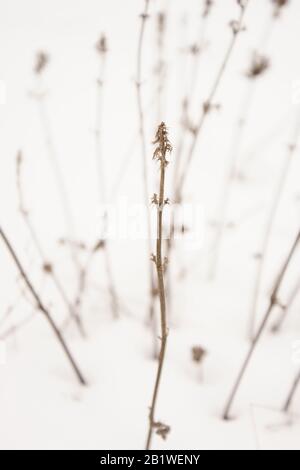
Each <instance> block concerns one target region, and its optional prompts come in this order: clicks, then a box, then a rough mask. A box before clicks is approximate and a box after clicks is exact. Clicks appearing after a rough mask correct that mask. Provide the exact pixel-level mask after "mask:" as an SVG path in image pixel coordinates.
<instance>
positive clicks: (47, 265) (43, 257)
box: [16, 152, 85, 337]
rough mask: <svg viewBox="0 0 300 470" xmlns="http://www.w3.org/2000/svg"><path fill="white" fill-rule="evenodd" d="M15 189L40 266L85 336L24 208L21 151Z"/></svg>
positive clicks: (18, 156)
mask: <svg viewBox="0 0 300 470" xmlns="http://www.w3.org/2000/svg"><path fill="white" fill-rule="evenodd" d="M16 164H17V191H18V197H19V211H20V214H21V216H22V218H23V220H24V223H25V224H26V226H27V229H28V231H29V233H30V236H31V239H32V241H33V244H34V245H35V248H36V250H37V252H38V254H39V256H40V258H41V260H42V268H43V271H44V272H45V273H46V274H47V275H48V276H49V277H50V278H51V279H52V281H53V284H54V285H55V287H56V289H57V292H58V293H59V295H60V297H61V299H62V301H63V302H64V304H65V306H66V307H67V309H68V311H69V314H70V316H71V318H73V320H74V321H75V323H76V325H77V327H78V330H79V332H80V334H81V335H82V336H83V337H84V336H85V331H84V328H83V325H82V321H81V318H80V315H79V314H78V312H77V311H76V309H75V308H74V307H73V305H72V303H71V302H70V301H69V299H68V296H67V294H66V292H65V290H64V287H63V285H62V283H61V282H60V279H59V277H58V276H57V274H56V272H55V269H54V267H53V264H52V263H50V262H49V260H48V259H47V257H46V255H45V253H44V250H43V248H42V245H41V243H40V241H39V238H38V235H37V233H36V230H35V228H34V225H33V224H32V222H31V219H30V215H29V211H28V210H27V209H26V208H25V204H24V197H23V191H22V188H23V185H22V165H23V155H22V153H21V152H18V154H17V162H16Z"/></svg>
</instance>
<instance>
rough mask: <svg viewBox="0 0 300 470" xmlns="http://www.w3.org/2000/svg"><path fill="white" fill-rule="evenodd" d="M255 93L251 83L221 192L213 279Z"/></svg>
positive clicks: (211, 271)
mask: <svg viewBox="0 0 300 470" xmlns="http://www.w3.org/2000/svg"><path fill="white" fill-rule="evenodd" d="M253 92H254V81H251V83H250V88H249V89H248V90H247V95H246V99H245V101H244V102H243V104H242V112H241V114H240V117H239V119H238V125H237V128H236V132H235V135H234V137H233V141H232V148H231V150H230V155H229V166H228V171H227V175H226V179H225V181H224V183H223V188H222V190H221V198H220V208H219V212H218V215H217V217H216V219H215V223H216V228H215V236H214V240H213V243H212V261H211V265H210V270H209V278H210V279H213V278H214V277H215V274H216V270H217V266H218V261H219V254H220V247H221V244H222V239H223V234H224V230H225V227H226V216H227V208H228V204H229V200H230V194H231V186H232V182H233V180H234V178H235V176H236V167H237V161H238V157H239V153H240V149H241V144H242V140H243V136H244V131H245V125H246V116H247V115H248V112H249V109H250V106H251V103H252V98H253Z"/></svg>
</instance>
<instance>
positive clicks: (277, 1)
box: [271, 0, 289, 17]
mask: <svg viewBox="0 0 300 470" xmlns="http://www.w3.org/2000/svg"><path fill="white" fill-rule="evenodd" d="M271 1H272V3H273V4H274V16H275V17H278V16H279V15H280V13H281V9H282V8H283V7H285V6H286V5H287V4H288V3H289V0H271Z"/></svg>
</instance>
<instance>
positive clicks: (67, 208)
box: [32, 51, 80, 270]
mask: <svg viewBox="0 0 300 470" xmlns="http://www.w3.org/2000/svg"><path fill="white" fill-rule="evenodd" d="M48 62H49V56H48V55H47V54H46V53H45V52H43V51H39V52H38V53H37V55H36V62H35V66H34V73H35V75H36V79H37V91H36V92H34V93H32V96H33V97H34V98H35V99H36V102H37V104H38V111H39V117H40V123H41V127H42V132H43V136H44V140H45V146H46V151H47V156H48V159H49V162H50V165H51V168H52V171H53V175H54V178H55V182H56V186H57V191H58V193H59V196H60V200H61V205H62V210H63V214H64V218H65V223H66V229H67V232H68V236H69V238H70V239H72V238H73V237H74V232H75V223H74V218H73V214H72V210H71V204H70V200H69V195H68V191H67V188H66V185H65V181H64V177H63V173H62V170H61V167H60V164H59V159H58V156H57V152H56V148H55V145H54V140H53V135H52V130H51V123H50V120H49V116H48V112H47V107H46V101H45V100H46V97H47V94H46V92H44V91H43V89H42V86H41V84H42V80H43V74H44V71H45V68H46V66H47V64H48ZM39 88H41V90H39ZM70 248H71V250H70V251H71V258H72V261H73V264H74V266H75V268H76V269H77V270H79V269H80V263H79V260H78V257H77V252H76V250H75V249H74V247H73V246H70Z"/></svg>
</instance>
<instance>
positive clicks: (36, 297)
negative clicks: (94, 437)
mask: <svg viewBox="0 0 300 470" xmlns="http://www.w3.org/2000/svg"><path fill="white" fill-rule="evenodd" d="M0 237H1V239H2V240H3V243H4V244H5V246H6V248H7V250H8V251H9V254H10V255H11V257H12V259H13V261H14V263H15V265H16V267H17V268H18V270H19V272H20V275H21V277H22V278H23V280H24V282H25V284H26V286H27V287H28V290H29V291H30V292H31V294H32V296H33V298H34V300H35V302H36V305H37V308H38V310H40V311H41V312H42V313H43V314H44V315H45V318H46V319H47V321H48V323H49V325H50V327H51V328H52V330H53V332H54V334H55V336H56V338H57V340H58V342H59V344H60V345H61V347H62V349H63V351H64V353H65V354H66V356H67V358H68V360H69V362H70V364H71V366H72V369H73V371H74V373H75V375H76V377H77V379H78V381H79V383H80V384H81V385H86V381H85V379H84V377H83V375H82V373H81V371H80V369H79V367H78V365H77V363H76V362H75V359H74V358H73V355H72V354H71V352H70V350H69V347H68V346H67V344H66V342H65V340H64V338H63V336H62V334H61V332H60V330H59V328H58V327H57V325H56V323H55V321H54V319H53V318H52V316H51V314H50V312H49V310H48V309H47V308H46V307H45V305H44V304H43V302H42V300H41V298H40V296H39V294H38V292H37V291H36V290H35V288H34V286H33V284H32V283H31V281H30V279H29V277H28V275H27V273H26V271H25V270H24V268H23V266H22V264H21V262H20V261H19V258H18V256H17V254H16V252H15V250H14V248H13V247H12V245H11V243H10V241H9V240H8V238H7V236H6V234H5V233H4V231H3V229H2V228H1V227H0Z"/></svg>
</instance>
